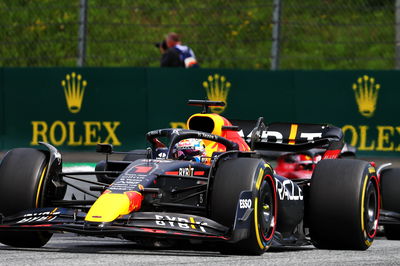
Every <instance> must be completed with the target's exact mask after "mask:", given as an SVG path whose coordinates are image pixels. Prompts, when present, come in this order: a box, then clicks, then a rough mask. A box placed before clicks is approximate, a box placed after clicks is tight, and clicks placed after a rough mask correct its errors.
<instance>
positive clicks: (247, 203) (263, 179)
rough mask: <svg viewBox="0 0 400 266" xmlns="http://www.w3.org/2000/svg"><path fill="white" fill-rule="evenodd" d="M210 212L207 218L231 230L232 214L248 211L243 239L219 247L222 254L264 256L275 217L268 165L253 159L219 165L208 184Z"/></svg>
mask: <svg viewBox="0 0 400 266" xmlns="http://www.w3.org/2000/svg"><path fill="white" fill-rule="evenodd" d="M245 193H246V194H245ZM245 195H246V196H245ZM238 204H239V206H238ZM247 209H250V210H247ZM210 210H211V219H213V220H215V221H217V222H219V223H221V224H223V225H225V226H228V227H230V228H233V227H234V224H235V217H236V212H240V211H243V212H245V211H249V212H250V211H251V212H250V213H251V214H250V216H249V217H248V220H247V221H248V223H247V226H248V227H247V228H246V229H245V230H246V231H247V237H245V238H244V239H242V240H240V241H238V242H236V243H231V244H226V245H221V247H220V248H221V249H220V251H221V252H222V253H225V254H247V255H260V254H262V253H264V252H265V251H266V250H267V249H268V248H269V247H270V245H271V243H272V238H273V236H274V232H275V228H276V217H277V198H276V189H275V181H274V178H273V173H272V169H271V168H270V166H269V165H268V164H266V163H265V162H264V161H263V160H260V159H253V158H235V159H229V160H226V161H223V162H222V163H220V164H219V166H218V169H217V172H216V174H215V178H214V181H213V183H212V191H211V202H210ZM238 230H240V229H238ZM234 233H235V232H234Z"/></svg>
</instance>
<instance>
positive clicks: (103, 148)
mask: <svg viewBox="0 0 400 266" xmlns="http://www.w3.org/2000/svg"><path fill="white" fill-rule="evenodd" d="M96 152H99V153H106V154H111V153H112V152H113V145H112V144H103V143H98V144H97V145H96Z"/></svg>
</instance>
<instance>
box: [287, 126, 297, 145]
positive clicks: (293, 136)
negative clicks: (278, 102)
mask: <svg viewBox="0 0 400 266" xmlns="http://www.w3.org/2000/svg"><path fill="white" fill-rule="evenodd" d="M298 127H299V125H297V124H292V125H291V126H290V134H289V144H290V145H294V144H296V135H297V129H298Z"/></svg>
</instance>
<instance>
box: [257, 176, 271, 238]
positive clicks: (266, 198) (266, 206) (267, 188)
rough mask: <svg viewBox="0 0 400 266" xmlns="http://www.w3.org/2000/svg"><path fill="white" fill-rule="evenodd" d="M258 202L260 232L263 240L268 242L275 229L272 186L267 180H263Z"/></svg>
mask: <svg viewBox="0 0 400 266" xmlns="http://www.w3.org/2000/svg"><path fill="white" fill-rule="evenodd" d="M259 198H260V201H259V202H258V215H259V217H260V231H261V234H262V236H263V238H264V240H266V241H269V240H270V239H271V238H272V236H273V232H274V228H275V197H274V192H273V190H272V186H271V184H270V182H268V180H265V179H264V180H263V182H262V185H261V189H260V195H259Z"/></svg>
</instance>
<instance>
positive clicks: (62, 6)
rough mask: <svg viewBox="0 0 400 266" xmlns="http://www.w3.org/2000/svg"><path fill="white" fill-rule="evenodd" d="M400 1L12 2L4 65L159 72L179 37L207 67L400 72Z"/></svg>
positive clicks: (5, 6) (0, 13)
mask: <svg viewBox="0 0 400 266" xmlns="http://www.w3.org/2000/svg"><path fill="white" fill-rule="evenodd" d="M399 3H400V0H396V1H392V0H352V1H348V0H323V1H315V0H247V1H242V0H229V1H228V0H191V1H183V0H167V1H166V0H152V1H147V0H123V1H122V0H18V1H15V0H4V1H1V2H0V27H1V28H2V30H1V31H0V43H1V45H0V66H6V67H13V66H16V67H37V66H94V67H99V66H137V67H156V66H159V58H160V52H159V50H158V49H157V48H156V47H155V46H154V43H156V42H158V41H161V40H162V38H163V37H164V36H165V34H166V33H168V32H171V31H174V32H177V33H179V34H180V35H181V37H182V40H183V42H184V44H187V45H189V46H190V47H191V48H192V49H193V50H194V51H195V53H196V55H197V57H198V60H199V62H200V65H201V66H202V67H207V68H240V69H274V70H276V69H394V68H397V69H398V68H400V63H399V59H400V56H399V53H400V51H399V47H400V29H399V27H400V22H399V17H400V4H399ZM398 44H399V45H398Z"/></svg>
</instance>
